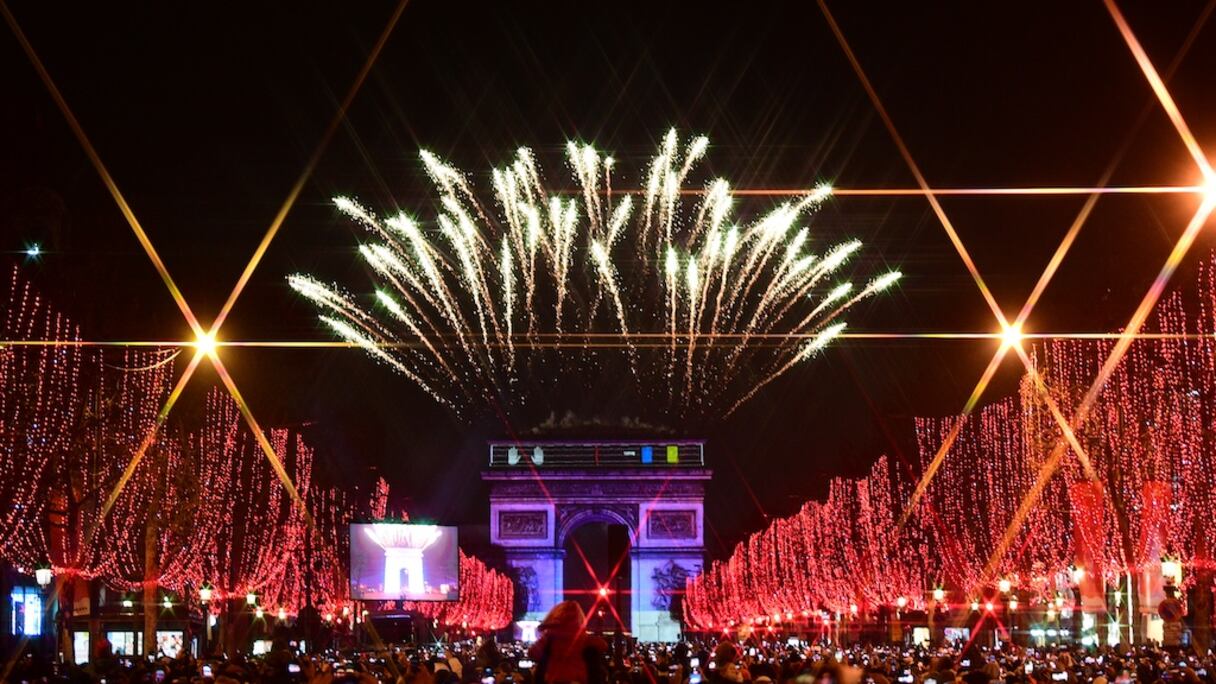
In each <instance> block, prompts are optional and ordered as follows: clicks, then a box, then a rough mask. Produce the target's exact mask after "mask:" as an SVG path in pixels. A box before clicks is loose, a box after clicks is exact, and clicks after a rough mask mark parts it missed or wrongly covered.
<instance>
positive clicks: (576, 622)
mask: <svg viewBox="0 0 1216 684" xmlns="http://www.w3.org/2000/svg"><path fill="white" fill-rule="evenodd" d="M586 624H587V621H586V618H585V616H584V615H583V609H582V608H581V607H580V606H579V605H578V603H576V602H574V601H562V602H561V603H559V604H557V605H556V606H553V609H552V610H550V611H549V614H548V615H546V616H545V619H544V621H542V622H541V623H540V627H539V628H538V630H537V631H538V632H539V634H540V638H539V639H537V640H536V643H534V644H532V648H530V649H528V655H529V657H531V658H532V660H534V661H536V670H535V677H536V680H537V682H538V683H539V684H604V682H605V681H606V680H607V677H606V676H605V667H604V653H605V652H607V650H608V644H607V643H606V642H605V641H604V640H603V639H601V638H599V637H597V636H594V635H590V634H587V633H586V631H585V628H586Z"/></svg>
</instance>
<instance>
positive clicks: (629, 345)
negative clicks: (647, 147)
mask: <svg viewBox="0 0 1216 684" xmlns="http://www.w3.org/2000/svg"><path fill="white" fill-rule="evenodd" d="M708 151H709V140H708V139H707V138H705V137H703V136H702V137H696V138H693V139H691V140H689V141H688V142H687V143H685V144H683V145H681V143H680V140H679V136H678V134H677V133H676V131H674V130H672V131H671V132H669V133H668V134H667V135H666V136H665V137H664V138H663V140H662V142H661V143H660V144H659V147H658V151H657V154H656V155H655V157H654V158H653V159H652V160H651V161H650V163H649V165H648V166H647V167H646V169H647V170H646V172H645V174H644V175H643V179H642V190H641V191H640V192H638V193H636V194H635V193H620V192H619V191H615V192H614V191H613V190H612V187H613V172H614V170H615V169H616V167H617V164H616V162H615V161H614V159H613V158H612V157H611V156H607V155H605V154H603V153H601V152H600V151H598V150H596V149H595V148H593V147H592V146H590V145H586V144H582V143H577V142H570V143H568V144H567V145H566V162H567V165H568V167H569V169H570V172H571V176H572V177H573V181H574V183H575V184H576V190H575V191H573V192H559V191H556V190H551V189H549V188H548V187H546V185H545V183H544V181H543V180H542V179H543V176H542V174H541V171H540V169H539V167H538V165H537V163H536V159H535V157H534V155H533V153H532V152H531V151H530V150H528V149H527V148H520V149H519V150H518V151H517V152H516V154H515V158H514V159H513V160H511V162H510V163H509V164H507V165H505V166H503V167H501V168H498V169H494V170H493V172H492V174H491V188H492V202H491V203H490V204H488V205H483V204H482V202H481V201H480V200H479V199H478V195H477V192H476V190H475V185H474V183H473V182H472V181H470V180H469V179H468V178H467V177H466V176H465V175H464V174H463V173H461V172H460V171H458V170H457V169H455V168H454V167H452V166H451V165H449V164H448V163H446V162H444V161H443V160H441V159H439V158H438V157H437V156H435V155H434V154H432V153H430V152H426V151H423V152H422V153H421V159H422V165H423V167H424V168H425V170H426V173H427V175H428V176H429V177H430V179H431V181H432V182H433V183H434V185H435V188H436V190H437V192H438V197H437V199H438V201H437V202H436V207H437V213H436V216H435V218H434V221H431V222H426V223H424V222H421V221H419V220H418V219H415V218H411V217H409V216H407V215H405V214H398V215H395V216H391V217H388V218H382V217H380V216H377V215H376V214H375V213H374V212H373V211H371V210H369V209H367V208H366V207H364V206H362V205H361V204H359V203H358V202H356V201H355V200H352V199H349V198H345V197H338V198H336V199H335V200H334V204H335V206H336V207H337V208H338V210H339V211H341V212H342V213H344V214H346V215H348V216H349V217H350V218H351V219H352V220H353V221H354V222H355V223H356V224H357V225H358V226H360V227H361V228H363V229H364V230H365V231H366V232H367V234H368V235H369V238H370V239H369V240H368V241H367V242H366V243H364V244H363V245H361V246H360V249H359V253H360V254H361V255H362V257H363V259H364V260H365V261H366V262H367V264H368V265H369V266H370V267H371V273H372V276H373V279H374V280H375V285H376V288H375V290H374V292H375V294H374V296H371V297H369V298H367V301H366V303H365V300H364V298H356V297H354V296H352V295H349V294H346V293H345V292H343V291H342V290H341V289H340V288H338V287H336V286H329V285H325V284H323V283H321V282H320V281H318V280H317V279H315V278H313V277H310V276H306V275H293V276H291V277H290V278H289V279H288V280H289V284H290V285H291V287H292V288H293V289H295V290H296V291H298V292H300V294H302V295H303V296H305V297H306V298H307V299H309V300H310V301H311V302H313V303H314V304H315V305H316V306H317V307H318V309H320V313H321V315H322V320H324V321H325V323H326V324H327V325H328V326H329V327H330V328H331V329H332V330H333V331H334V332H335V333H336V334H337V335H338V336H339V337H341V338H343V339H345V340H346V341H348V342H350V343H352V344H354V345H357V346H359V347H361V348H363V349H365V350H367V352H368V353H369V354H371V355H372V356H373V357H375V358H377V359H379V360H381V361H383V362H385V363H387V364H389V365H390V366H391V367H392V368H394V369H395V370H397V371H399V372H400V373H402V374H403V375H405V376H406V377H408V378H409V379H410V380H411V381H413V382H415V383H417V384H418V385H419V386H420V387H422V388H423V389H424V390H425V391H426V392H428V393H429V394H431V395H432V396H433V397H435V398H436V399H437V400H438V401H440V402H442V403H444V404H446V405H449V406H452V407H453V408H455V409H457V410H458V411H465V410H471V409H476V408H477V407H478V405H479V404H480V405H486V404H490V403H494V404H496V405H498V406H504V405H505V406H512V405H514V403H519V402H535V401H537V400H538V399H537V395H536V392H535V391H534V389H535V387H536V386H537V384H538V383H539V384H545V382H546V381H545V379H544V378H545V377H550V378H560V377H562V376H566V375H570V374H572V373H577V371H576V370H574V369H572V368H570V367H568V364H569V362H570V361H571V360H577V361H578V364H581V366H580V367H581V368H583V369H586V368H590V367H595V366H598V365H601V364H605V363H610V361H609V360H608V359H609V358H610V357H614V356H616V357H620V359H621V360H623V361H627V363H628V368H629V371H628V373H629V374H631V375H632V376H633V383H634V389H635V390H636V391H637V393H638V397H639V399H641V400H642V401H643V403H644V402H646V401H651V400H653V397H656V396H659V395H665V396H666V402H665V403H664V404H663V405H662V406H661V407H658V408H659V410H660V411H661V412H663V413H666V414H672V415H678V416H693V415H699V416H702V417H713V416H714V415H722V414H725V413H729V412H731V411H733V410H734V409H735V408H737V407H738V406H739V405H741V404H742V403H743V402H745V401H747V400H748V399H750V398H751V397H752V396H754V395H755V394H756V392H758V391H759V390H760V388H762V387H764V386H765V385H767V384H768V383H770V382H772V381H773V380H774V379H776V378H777V377H779V376H781V375H782V374H784V373H785V372H786V371H788V370H789V369H791V368H793V367H794V366H795V365H797V364H798V363H801V362H803V361H806V360H807V359H809V358H811V357H814V356H815V355H816V354H818V353H819V352H820V350H822V349H823V348H824V347H826V346H827V345H828V344H829V343H830V342H831V341H832V340H833V339H835V338H836V337H837V336H838V335H839V334H840V332H841V331H842V330H843V329H844V322H843V320H841V317H842V316H843V315H844V314H845V313H846V312H847V311H848V310H849V309H850V308H851V307H852V306H853V305H854V304H856V303H857V302H859V301H861V300H862V299H865V298H867V297H870V296H872V295H875V294H877V293H879V292H881V291H883V290H885V289H887V288H888V287H890V286H891V285H892V284H893V283H895V282H896V280H897V279H898V278H899V277H900V274H899V272H898V271H891V272H889V273H885V274H882V275H879V276H876V277H871V278H870V279H869V282H868V284H867V285H865V286H864V287H862V288H860V289H856V288H854V286H853V284H852V283H851V282H850V281H849V280H848V279H847V278H844V277H841V273H842V271H843V270H844V269H845V267H846V266H847V265H848V264H849V262H850V258H851V257H852V256H853V255H854V254H855V253H856V252H857V251H858V250H860V248H861V243H860V242H858V241H856V240H846V241H843V242H839V243H836V244H834V245H824V247H823V248H822V249H823V251H822V252H820V253H819V254H818V255H817V254H815V253H813V252H812V247H813V245H815V244H816V242H817V241H816V234H815V231H814V230H813V229H812V227H811V226H810V223H811V219H812V218H813V216H814V214H815V212H816V210H817V209H818V207H819V206H820V205H821V204H822V203H823V202H824V201H825V200H827V199H828V198H830V197H831V188H830V187H829V186H826V185H824V186H819V187H818V188H817V189H815V190H814V191H812V192H809V193H807V194H806V195H805V196H803V197H800V198H797V199H796V200H792V201H787V202H784V203H782V204H780V205H778V206H776V207H773V208H771V209H769V210H768V211H765V212H761V213H759V214H758V215H755V216H754V217H752V218H751V219H750V220H747V219H746V217H740V216H738V215H737V214H736V205H737V201H736V198H735V197H734V195H733V194H732V192H731V188H730V185H729V183H728V182H727V181H726V180H724V179H709V180H708V181H707V182H705V184H704V186H703V187H704V190H703V191H702V192H700V193H699V195H700V199H699V200H695V202H696V205H695V206H693V207H690V208H687V209H686V208H685V207H683V204H684V202H685V200H684V199H683V195H684V188H685V185H686V183H687V181H688V178H689V176H690V175H691V174H693V172H694V170H695V168H696V167H697V163H698V162H699V161H700V160H701V159H703V158H704V157H705V155H706V153H707V152H708ZM572 350H573V351H572ZM572 354H573V356H572ZM660 385H662V386H663V387H664V388H665V391H663V390H658V389H656V388H657V387H658V386H660Z"/></svg>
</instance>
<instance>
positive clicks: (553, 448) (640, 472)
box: [482, 440, 712, 641]
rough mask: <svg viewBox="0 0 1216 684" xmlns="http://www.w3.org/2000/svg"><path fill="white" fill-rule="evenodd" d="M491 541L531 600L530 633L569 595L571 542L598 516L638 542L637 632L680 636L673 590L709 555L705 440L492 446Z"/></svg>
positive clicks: (633, 574)
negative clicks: (567, 570)
mask: <svg viewBox="0 0 1216 684" xmlns="http://www.w3.org/2000/svg"><path fill="white" fill-rule="evenodd" d="M489 451H490V458H489V468H488V469H487V470H485V471H483V472H482V479H483V480H485V481H486V482H488V483H489V485H490V539H491V541H492V542H493V543H494V544H496V545H498V546H501V547H502V548H503V549H504V551H505V554H506V560H507V563H508V564H509V565H510V566H511V567H512V569H513V570H514V574H515V576H516V581H517V584H518V585H520V586H517V588H516V590H517V591H522V592H523V593H524V595H525V596H526V600H527V613H526V615H525V617H524V618H523V619H522V620H521V621H520V623H521V626H522V627H523V628H524V631H527V628H528V627H529V626H531V625H534V624H535V621H538V620H540V619H541V618H543V617H544V615H545V613H547V612H548V611H549V609H550V608H551V607H552V606H553V605H554V604H555V603H557V602H559V601H561V600H562V599H563V597H564V587H563V574H564V563H565V561H566V560H567V559H566V553H565V546H566V540H567V539H568V538H569V536H570V535H571V534H573V533H574V531H575V530H577V529H578V528H579V527H581V526H583V525H585V524H588V523H595V522H607V523H611V524H617V525H623V526H625V527H626V528H627V529H628V531H629V539H630V550H629V554H630V587H631V593H630V623H631V624H630V631H631V632H632V634H633V635H634V636H635V637H637V638H638V639H641V640H643V641H674V640H676V639H677V638H679V635H680V625H679V623H678V622H677V621H675V620H674V619H672V617H671V601H672V598H673V593H676V592H682V591H683V587H684V578H685V577H688V576H690V575H696V574H697V573H699V572H700V571H701V566H702V564H703V563H704V558H705V539H704V531H705V525H704V517H705V515H704V499H705V483H706V481H708V480H709V479H710V477H711V475H712V472H711V471H710V470H709V469H707V468H706V467H705V459H704V442H701V441H688V440H650V441H644V440H643V441H525V442H520V441H512V442H505V441H504V442H491V443H490V449H489Z"/></svg>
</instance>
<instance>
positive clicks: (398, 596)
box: [350, 523, 460, 601]
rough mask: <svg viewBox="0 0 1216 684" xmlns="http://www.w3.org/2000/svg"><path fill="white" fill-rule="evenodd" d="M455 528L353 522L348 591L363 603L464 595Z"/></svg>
mask: <svg viewBox="0 0 1216 684" xmlns="http://www.w3.org/2000/svg"><path fill="white" fill-rule="evenodd" d="M459 581H460V557H459V554H458V552H457V546H456V528H455V527H440V526H438V525H413V524H408V523H352V524H351V526H350V595H351V598H353V599H357V600H360V601H456V600H459V598H460V584H459Z"/></svg>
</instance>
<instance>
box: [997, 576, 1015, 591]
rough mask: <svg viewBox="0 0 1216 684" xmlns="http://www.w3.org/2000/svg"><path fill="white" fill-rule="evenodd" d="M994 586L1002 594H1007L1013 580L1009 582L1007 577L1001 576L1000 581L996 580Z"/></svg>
mask: <svg viewBox="0 0 1216 684" xmlns="http://www.w3.org/2000/svg"><path fill="white" fill-rule="evenodd" d="M996 588H997V589H999V590H1000V591H1001V593H1002V594H1008V593H1009V590H1010V589H1012V588H1013V582H1010V581H1009V578H1007V577H1006V578H1001V581H1000V582H997V584H996Z"/></svg>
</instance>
